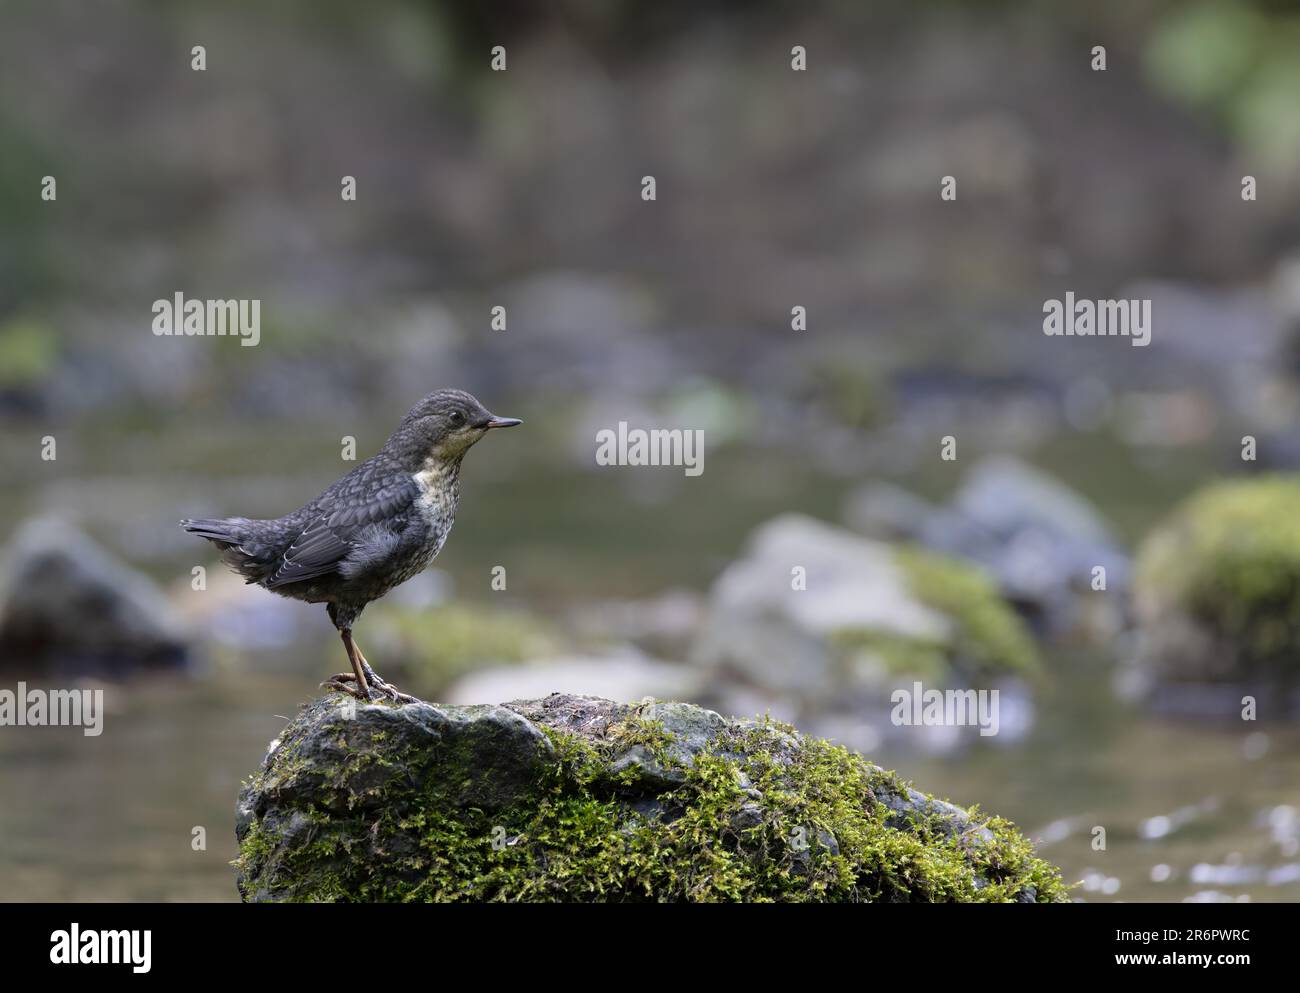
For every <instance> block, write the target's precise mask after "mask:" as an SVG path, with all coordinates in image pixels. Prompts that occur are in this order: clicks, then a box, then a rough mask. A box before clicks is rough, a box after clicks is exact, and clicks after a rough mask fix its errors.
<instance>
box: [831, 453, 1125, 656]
mask: <svg viewBox="0 0 1300 993" xmlns="http://www.w3.org/2000/svg"><path fill="white" fill-rule="evenodd" d="M845 517H846V519H847V521H848V522H849V524H850V525H851V526H853V527H854V528H856V529H858V530H860V531H863V532H864V533H867V534H871V535H875V536H878V537H889V538H898V539H906V540H909V541H916V542H919V543H920V544H922V545H925V546H926V547H927V548H931V549H933V550H935V551H938V552H942V553H944V554H947V555H953V556H956V557H958V558H962V559H966V560H968V561H971V562H974V563H976V564H978V565H980V566H981V567H983V568H984V569H985V570H987V571H988V572H989V574H990V575H992V576H993V577H994V578H995V579H996V580H997V582H998V586H999V589H1000V590H1001V591H1002V594H1003V596H1005V597H1006V598H1007V599H1008V600H1009V601H1011V602H1012V603H1014V604H1015V605H1016V606H1017V607H1018V608H1020V610H1021V612H1022V613H1023V614H1024V615H1025V616H1026V617H1027V618H1028V619H1029V620H1030V621H1032V622H1033V623H1034V624H1035V626H1036V628H1037V629H1038V630H1039V631H1040V632H1041V633H1043V634H1045V635H1048V636H1057V637H1061V636H1066V635H1083V636H1090V637H1092V638H1094V639H1104V638H1109V637H1111V636H1112V635H1113V634H1114V633H1115V631H1117V630H1118V629H1119V628H1120V626H1121V625H1122V623H1123V620H1124V615H1123V608H1122V604H1123V603H1124V602H1125V593H1126V591H1127V588H1128V584H1129V572H1130V568H1129V561H1128V556H1127V555H1126V554H1125V553H1124V552H1123V550H1122V549H1121V548H1120V547H1119V545H1118V543H1117V542H1116V541H1115V539H1114V538H1113V537H1112V535H1111V533H1110V530H1109V528H1108V527H1107V525H1106V523H1105V522H1104V521H1103V520H1102V518H1101V516H1100V515H1099V514H1098V513H1097V511H1096V510H1095V509H1093V507H1092V506H1091V505H1090V504H1089V503H1088V502H1087V501H1086V500H1084V499H1083V498H1082V497H1080V496H1079V495H1078V494H1076V493H1074V492H1073V491H1072V490H1070V489H1069V488H1068V487H1066V486H1064V485H1062V484H1061V483H1059V482H1057V481H1056V480H1055V479H1053V478H1051V477H1050V476H1048V475H1047V474H1045V473H1042V472H1040V471H1038V470H1037V469H1034V468H1033V467H1031V466H1029V465H1027V464H1026V463H1024V462H1022V461H1020V460H1019V459H1016V458H1014V457H1011V456H996V457H992V458H989V459H985V460H984V461H982V462H980V463H979V464H978V465H977V466H976V467H975V468H974V469H973V470H971V472H970V474H969V475H968V476H967V477H966V480H965V481H964V483H963V485H962V487H961V488H960V489H959V490H958V491H957V493H956V495H955V496H954V497H953V499H952V501H951V503H950V504H948V505H946V506H934V505H932V504H930V503H928V502H927V501H925V500H922V499H921V498H920V497H917V496H914V495H912V494H910V493H908V492H906V491H904V490H901V489H899V488H898V487H895V486H891V485H887V484H872V485H870V486H867V487H865V488H863V489H862V490H859V491H858V492H857V493H856V494H854V495H853V496H852V497H851V498H850V501H849V504H848V507H847V508H846V512H845ZM1098 566H1100V567H1102V568H1104V569H1105V570H1106V590H1105V592H1102V591H1099V590H1094V589H1092V581H1093V570H1094V569H1095V568H1096V567H1098Z"/></svg>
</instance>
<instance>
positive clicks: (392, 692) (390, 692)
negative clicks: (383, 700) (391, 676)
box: [361, 661, 420, 703]
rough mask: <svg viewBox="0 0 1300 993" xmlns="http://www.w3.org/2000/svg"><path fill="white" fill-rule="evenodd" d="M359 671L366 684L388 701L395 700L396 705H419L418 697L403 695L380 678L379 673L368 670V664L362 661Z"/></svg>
mask: <svg viewBox="0 0 1300 993" xmlns="http://www.w3.org/2000/svg"><path fill="white" fill-rule="evenodd" d="M361 671H362V672H364V673H365V675H366V682H368V683H369V684H370V685H371V686H372V687H373V688H374V689H375V690H377V691H378V692H380V693H382V694H383V695H384V696H386V697H388V698H389V699H390V700H396V701H397V702H398V703H419V702H420V700H419V698H418V697H413V696H411V694H409V693H403V692H402V691H401V690H399V689H398V688H397V687H396V686H394V685H393V684H392V683H390V682H388V681H387V680H386V679H384V678H383V677H382V676H380V675H379V673H377V672H375V670H374V669H372V668H370V663H369V662H365V661H363V662H362V663H361Z"/></svg>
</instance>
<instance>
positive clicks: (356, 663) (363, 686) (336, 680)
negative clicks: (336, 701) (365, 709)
mask: <svg viewBox="0 0 1300 993" xmlns="http://www.w3.org/2000/svg"><path fill="white" fill-rule="evenodd" d="M339 636H340V637H342V639H343V647H344V648H345V649H347V653H348V661H349V662H351V663H352V672H351V674H348V673H346V672H342V673H339V674H338V675H337V676H333V677H331V678H330V679H327V680H326V681H325V682H323V683H321V685H322V686H329V687H332V688H334V689H336V690H342V691H343V692H344V693H351V694H352V695H353V696H354V697H357V698H358V699H361V700H366V701H369V700H370V686H369V685H368V684H367V683H366V670H365V669H363V668H362V666H363V665H365V662H364V660H363V659H362V657H361V652H360V651H358V650H357V646H356V642H354V641H353V640H352V629H351V628H343V629H342V630H340V631H339ZM366 668H369V667H368V666H367V667H366ZM353 681H355V685H353Z"/></svg>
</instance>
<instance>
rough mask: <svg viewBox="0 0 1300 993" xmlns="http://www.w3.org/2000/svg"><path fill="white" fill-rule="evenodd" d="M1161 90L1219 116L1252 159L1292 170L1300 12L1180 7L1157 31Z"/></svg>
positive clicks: (1297, 133) (1153, 41)
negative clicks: (1258, 159)
mask: <svg viewBox="0 0 1300 993" xmlns="http://www.w3.org/2000/svg"><path fill="white" fill-rule="evenodd" d="M1145 62H1146V69H1147V72H1148V75H1149V76H1150V78H1151V79H1152V81H1153V82H1154V83H1155V85H1156V86H1158V87H1159V88H1161V89H1162V90H1164V91H1165V92H1166V93H1169V94H1170V95H1172V96H1174V97H1176V98H1178V99H1180V100H1183V101H1185V102H1186V103H1188V104H1190V105H1191V106H1193V107H1196V108H1198V109H1201V110H1205V111H1208V112H1210V113H1212V114H1213V115H1214V116H1215V117H1216V118H1217V119H1219V120H1220V121H1221V122H1222V123H1223V124H1224V125H1225V126H1226V127H1227V129H1228V131H1229V133H1230V134H1231V136H1232V137H1233V138H1234V139H1235V140H1237V141H1238V142H1240V143H1241V144H1242V145H1243V147H1244V150H1245V151H1246V153H1247V154H1248V155H1259V156H1261V157H1263V158H1264V160H1265V161H1266V162H1267V163H1268V164H1269V165H1270V166H1272V167H1274V168H1277V169H1287V168H1289V167H1291V166H1292V165H1293V164H1294V161H1295V157H1296V154H1297V152H1298V151H1300V12H1297V11H1295V10H1294V9H1286V8H1281V9H1279V8H1277V7H1276V5H1264V4H1255V3H1241V2H1232V0H1204V2H1200V3H1192V4H1178V5H1176V6H1174V7H1173V8H1172V9H1171V11H1170V13H1169V15H1168V16H1167V17H1165V18H1164V19H1162V20H1161V21H1160V22H1159V23H1158V24H1157V26H1156V28H1155V30H1154V31H1153V32H1152V34H1151V37H1150V39H1149V40H1148V43H1147V48H1146V58H1145Z"/></svg>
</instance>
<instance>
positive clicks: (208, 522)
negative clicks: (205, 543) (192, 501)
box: [181, 517, 242, 545]
mask: <svg viewBox="0 0 1300 993" xmlns="http://www.w3.org/2000/svg"><path fill="white" fill-rule="evenodd" d="M239 524H240V521H239V520H238V519H230V520H226V519H218V518H203V517H195V518H190V517H187V518H185V520H183V521H181V527H183V528H184V529H185V530H186V531H188V532H189V533H190V534H197V535H198V536H199V537H200V538H210V539H212V540H213V541H224V542H228V543H230V544H233V545H238V544H239V542H240V540H241V538H240V533H241V531H242V529H241V528H240V527H239Z"/></svg>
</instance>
